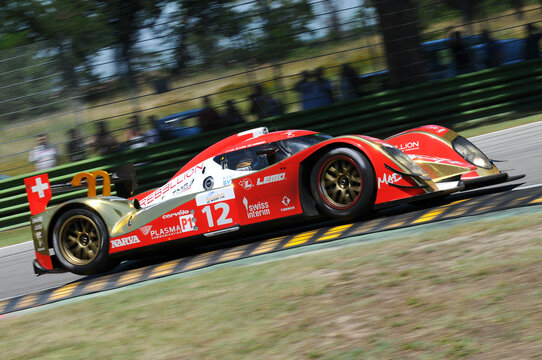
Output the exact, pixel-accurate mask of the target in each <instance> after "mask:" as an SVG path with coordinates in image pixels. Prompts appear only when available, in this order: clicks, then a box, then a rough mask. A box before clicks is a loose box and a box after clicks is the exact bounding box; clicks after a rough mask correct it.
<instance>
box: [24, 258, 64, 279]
mask: <svg viewBox="0 0 542 360" xmlns="http://www.w3.org/2000/svg"><path fill="white" fill-rule="evenodd" d="M32 266H33V267H34V274H36V275H37V276H40V275H43V274H51V273H56V274H59V273H64V272H67V271H68V270H66V269H64V268H53V269H46V268H45V267H43V266H42V265H41V264H40V263H39V262H38V260H37V259H34V261H33V263H32Z"/></svg>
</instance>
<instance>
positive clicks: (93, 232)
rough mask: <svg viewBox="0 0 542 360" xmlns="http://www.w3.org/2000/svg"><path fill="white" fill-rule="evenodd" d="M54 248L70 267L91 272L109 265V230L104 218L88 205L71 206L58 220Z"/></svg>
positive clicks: (60, 260)
mask: <svg viewBox="0 0 542 360" xmlns="http://www.w3.org/2000/svg"><path fill="white" fill-rule="evenodd" d="M53 248H54V250H55V254H56V256H57V258H58V260H59V262H60V263H61V264H62V265H63V266H64V267H65V268H66V269H67V270H69V271H71V272H73V273H75V274H79V275H89V274H94V273H99V272H104V271H107V270H108V269H109V268H110V266H109V263H108V259H107V255H108V252H109V233H108V231H107V227H106V226H105V224H104V222H103V220H102V219H101V218H100V217H99V216H98V215H97V214H96V213H94V212H92V211H90V210H87V209H71V210H68V211H66V212H65V213H63V214H62V215H61V216H60V217H59V219H58V221H57V222H56V223H55V227H54V232H53Z"/></svg>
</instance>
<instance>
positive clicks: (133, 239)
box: [111, 235, 141, 249]
mask: <svg viewBox="0 0 542 360" xmlns="http://www.w3.org/2000/svg"><path fill="white" fill-rule="evenodd" d="M139 242H141V241H139V238H138V237H137V235H133V236H128V237H124V238H121V239H115V240H111V248H113V249H114V248H118V247H121V246H127V245H132V244H137V243H139Z"/></svg>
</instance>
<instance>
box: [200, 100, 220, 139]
mask: <svg viewBox="0 0 542 360" xmlns="http://www.w3.org/2000/svg"><path fill="white" fill-rule="evenodd" d="M198 118H199V126H200V127H201V129H202V130H203V131H209V130H215V129H220V128H221V127H222V121H221V120H220V117H219V116H218V113H217V112H216V110H215V109H214V108H213V107H212V106H211V100H210V99H209V97H208V96H204V97H203V108H202V109H201V110H200V112H199V114H198Z"/></svg>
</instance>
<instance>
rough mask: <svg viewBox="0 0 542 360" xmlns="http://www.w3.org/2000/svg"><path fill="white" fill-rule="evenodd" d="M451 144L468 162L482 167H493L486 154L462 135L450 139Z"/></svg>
mask: <svg viewBox="0 0 542 360" xmlns="http://www.w3.org/2000/svg"><path fill="white" fill-rule="evenodd" d="M452 146H453V148H454V150H455V151H456V152H457V153H458V154H459V155H461V156H462V157H463V159H465V160H467V161H468V162H469V163H471V164H473V165H476V166H478V167H481V168H482V169H488V170H489V169H492V168H493V164H492V163H491V161H490V160H489V159H488V158H487V156H485V154H484V153H483V152H482V151H480V149H478V148H477V147H476V146H475V145H474V144H473V143H471V142H470V141H469V140H467V139H465V138H464V137H463V136H458V137H456V138H455V139H454V140H453V141H452Z"/></svg>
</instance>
